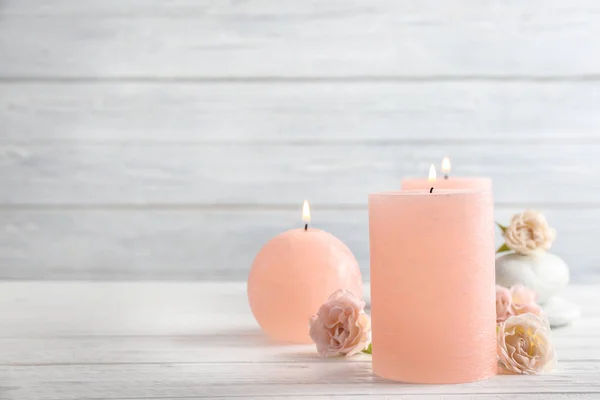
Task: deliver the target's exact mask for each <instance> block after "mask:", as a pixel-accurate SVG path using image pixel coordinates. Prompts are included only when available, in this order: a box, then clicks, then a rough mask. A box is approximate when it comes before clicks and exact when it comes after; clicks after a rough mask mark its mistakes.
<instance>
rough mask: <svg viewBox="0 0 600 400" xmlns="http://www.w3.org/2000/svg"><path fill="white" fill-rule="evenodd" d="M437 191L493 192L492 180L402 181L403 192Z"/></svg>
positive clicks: (450, 178) (416, 179) (440, 179)
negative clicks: (432, 189)
mask: <svg viewBox="0 0 600 400" xmlns="http://www.w3.org/2000/svg"><path fill="white" fill-rule="evenodd" d="M432 186H433V187H435V189H438V190H440V189H442V190H445V189H471V190H488V191H491V190H492V180H491V179H490V178H475V177H471V178H469V177H452V176H450V177H449V178H448V179H444V178H443V177H441V178H440V177H438V179H437V180H436V181H435V182H433V183H432V182H429V181H428V180H427V178H405V179H403V180H402V190H427V191H429V189H430V188H431V187H432Z"/></svg>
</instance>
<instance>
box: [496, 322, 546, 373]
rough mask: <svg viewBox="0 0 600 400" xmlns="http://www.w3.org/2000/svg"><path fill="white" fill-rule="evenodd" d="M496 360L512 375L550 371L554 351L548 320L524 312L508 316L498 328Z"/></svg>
mask: <svg viewBox="0 0 600 400" xmlns="http://www.w3.org/2000/svg"><path fill="white" fill-rule="evenodd" d="M497 331H498V333H497V339H498V361H499V362H500V364H501V365H502V366H503V367H504V368H506V369H507V370H508V371H510V372H513V373H515V374H525V375H533V374H538V373H540V372H548V371H551V370H552V369H553V368H554V366H555V365H556V352H555V351H554V345H553V344H552V335H551V333H550V326H549V325H548V321H546V320H545V319H542V318H540V317H538V316H537V315H534V314H531V313H527V314H521V315H516V316H511V317H509V318H508V319H507V320H506V322H504V323H502V324H500V325H498V329H497Z"/></svg>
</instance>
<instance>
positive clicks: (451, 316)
mask: <svg viewBox="0 0 600 400" xmlns="http://www.w3.org/2000/svg"><path fill="white" fill-rule="evenodd" d="M438 183H439V182H436V183H433V184H432V183H429V186H430V187H431V186H433V187H434V190H433V193H429V190H427V191H397V192H387V193H376V194H371V195H369V230H370V246H371V247H370V249H371V313H372V326H373V372H374V373H375V374H376V375H379V376H381V377H384V378H388V379H393V380H397V381H402V382H412V383H461V382H470V381H476V380H481V379H485V378H488V377H490V376H492V375H494V374H495V373H496V308H495V289H494V217H493V214H494V213H493V201H492V194H491V192H490V191H488V190H484V191H458V190H453V191H444V190H438V189H437V187H438Z"/></svg>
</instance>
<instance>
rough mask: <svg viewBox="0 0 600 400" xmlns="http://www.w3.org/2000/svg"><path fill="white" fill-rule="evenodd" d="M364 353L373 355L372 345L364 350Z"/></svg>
mask: <svg viewBox="0 0 600 400" xmlns="http://www.w3.org/2000/svg"><path fill="white" fill-rule="evenodd" d="M362 352H363V353H366V354H373V347H372V346H371V343H369V347H367V348H366V349H364V350H363V351H362Z"/></svg>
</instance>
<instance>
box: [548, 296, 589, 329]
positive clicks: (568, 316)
mask: <svg viewBox="0 0 600 400" xmlns="http://www.w3.org/2000/svg"><path fill="white" fill-rule="evenodd" d="M542 310H543V311H544V314H546V316H547V317H548V322H549V323H550V326H551V327H553V328H556V327H559V326H564V325H568V324H570V323H571V322H572V321H573V320H575V319H577V318H579V316H580V315H581V309H580V308H579V306H578V305H577V304H575V303H573V302H571V301H569V300H567V299H565V298H562V297H560V296H554V297H551V298H550V299H549V300H548V301H547V302H546V304H544V306H543V307H542Z"/></svg>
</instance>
